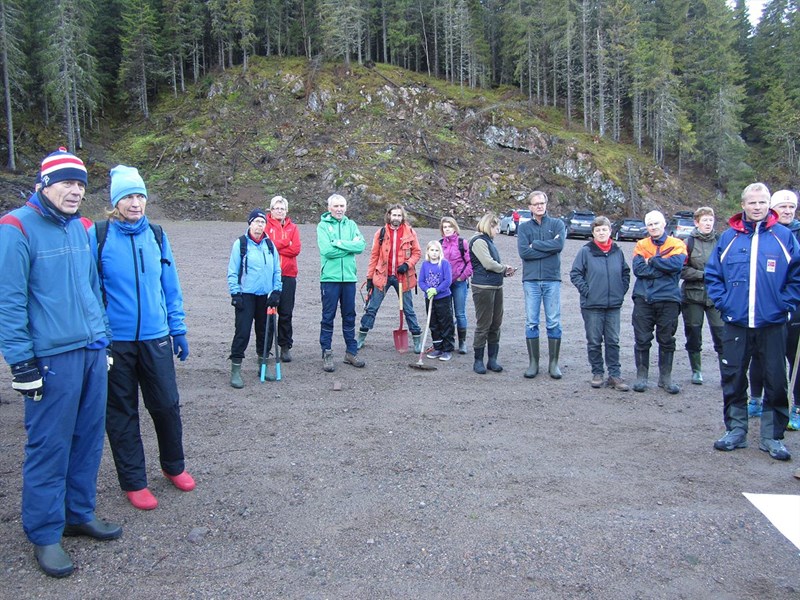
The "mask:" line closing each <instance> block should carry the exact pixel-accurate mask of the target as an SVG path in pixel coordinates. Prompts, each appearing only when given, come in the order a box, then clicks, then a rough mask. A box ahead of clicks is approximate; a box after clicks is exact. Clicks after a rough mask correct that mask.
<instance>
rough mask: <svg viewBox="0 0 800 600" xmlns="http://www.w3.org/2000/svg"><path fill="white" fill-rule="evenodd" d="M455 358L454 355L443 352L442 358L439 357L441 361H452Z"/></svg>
mask: <svg viewBox="0 0 800 600" xmlns="http://www.w3.org/2000/svg"><path fill="white" fill-rule="evenodd" d="M451 358H453V355H452V354H451V353H450V352H442V354H441V356H439V360H450V359H451Z"/></svg>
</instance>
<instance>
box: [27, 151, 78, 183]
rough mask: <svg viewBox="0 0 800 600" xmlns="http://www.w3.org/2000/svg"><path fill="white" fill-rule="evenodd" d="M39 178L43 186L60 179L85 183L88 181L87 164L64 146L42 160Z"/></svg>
mask: <svg viewBox="0 0 800 600" xmlns="http://www.w3.org/2000/svg"><path fill="white" fill-rule="evenodd" d="M39 179H40V182H41V184H42V187H47V186H49V185H53V184H54V183H57V182H59V181H80V182H81V183H82V184H83V185H87V183H88V182H87V178H86V165H84V164H83V161H82V160H81V159H80V158H78V157H77V156H75V155H74V154H70V153H69V152H67V149H66V148H64V147H63V146H62V147H61V148H59V149H58V150H56V151H55V152H53V153H52V154H49V155H48V156H47V157H46V158H45V159H44V160H43V161H42V169H41V171H39Z"/></svg>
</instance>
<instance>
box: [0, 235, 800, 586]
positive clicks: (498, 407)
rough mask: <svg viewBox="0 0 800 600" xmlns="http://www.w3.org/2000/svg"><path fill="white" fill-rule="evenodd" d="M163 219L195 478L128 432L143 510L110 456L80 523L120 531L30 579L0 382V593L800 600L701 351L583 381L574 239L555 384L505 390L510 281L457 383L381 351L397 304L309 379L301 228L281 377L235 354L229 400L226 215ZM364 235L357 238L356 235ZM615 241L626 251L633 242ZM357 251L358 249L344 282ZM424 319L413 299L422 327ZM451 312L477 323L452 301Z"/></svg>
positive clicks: (790, 435)
mask: <svg viewBox="0 0 800 600" xmlns="http://www.w3.org/2000/svg"><path fill="white" fill-rule="evenodd" d="M164 225H165V229H166V231H167V233H168V235H169V236H170V239H171V241H172V243H173V246H174V248H175V254H176V257H177V260H178V267H179V270H180V273H181V280H182V284H183V289H184V295H185V298H186V308H187V314H188V324H189V341H190V344H191V356H190V358H189V360H188V361H187V362H186V363H177V364H178V367H177V369H178V376H179V387H180V390H181V397H182V404H183V421H184V431H185V446H186V455H187V464H188V467H189V470H190V471H191V472H192V473H193V474H194V475H195V477H196V479H197V481H198V487H197V489H196V490H195V491H194V492H191V493H182V492H179V491H178V490H176V489H175V488H174V487H172V486H171V485H170V484H169V483H168V482H167V481H166V480H165V479H164V478H163V477H162V476H161V475H160V473H159V471H158V461H157V458H156V450H155V440H154V435H153V432H152V425H151V423H150V422H149V420H148V419H147V418H145V419H144V420H143V436H144V438H145V444H146V449H147V456H148V458H149V464H148V471H149V475H150V477H151V481H150V487H151V489H152V491H153V492H154V494H155V495H156V496H157V497H158V499H159V507H158V509H157V510H155V511H152V512H141V511H137V510H135V509H133V508H132V507H131V506H130V505H129V504H128V503H127V501H126V500H125V498H124V495H123V494H122V493H121V491H120V490H119V487H118V484H117V481H116V475H115V472H114V468H113V464H112V461H111V456H110V452H108V451H106V453H105V454H104V457H103V463H102V466H101V469H100V475H99V480H98V515H99V516H101V517H104V518H108V519H111V520H115V521H118V522H120V523H122V524H123V525H124V528H125V533H124V535H123V537H122V538H121V539H120V540H117V541H112V542H106V543H98V542H94V541H91V540H88V539H84V538H69V539H66V540H65V542H64V545H65V548H66V549H67V550H68V551H69V552H70V554H71V555H72V557H73V560H74V562H75V564H76V565H77V567H78V569H77V571H76V572H75V573H74V574H73V575H72V576H71V577H69V578H67V579H64V580H54V579H51V578H48V577H46V576H44V575H43V574H42V573H41V572H40V571H39V570H38V568H37V567H36V564H35V561H34V559H33V555H32V551H31V547H30V544H29V543H28V542H27V540H26V539H25V536H24V534H23V532H22V527H21V523H20V516H19V504H20V486H21V482H20V472H21V464H22V459H23V447H24V440H25V434H24V429H23V426H22V403H21V400H20V399H19V397H18V396H17V395H16V394H12V393H11V392H10V390H9V385H8V384H9V383H10V377H9V375H8V370H7V369H4V370H2V373H1V374H0V390H4V391H2V399H3V403H2V404H0V444H2V450H3V451H2V453H0V473H2V479H0V500H1V501H0V538H1V539H2V540H3V545H2V548H0V569H2V573H3V577H2V579H3V581H4V584H3V585H2V589H0V597H3V598H59V599H68V598H76V599H78V598H80V599H86V598H104V599H115V598H129V599H139V598H209V599H210V598H256V597H258V598H263V597H270V598H271V597H274V598H278V597H281V598H309V599H322V598H348V599H350V598H355V599H361V598H364V599H372V598H424V599H433V598H497V599H501V598H502V599H508V598H548V599H550V598H598V599H614V598H648V599H649V598H692V599H693V598H707V597H714V598H722V599H725V598H754V597H761V598H771V599H775V600H778V599H782V598H798V596H799V595H800V556H798V550H797V548H795V547H794V546H793V545H792V544H791V543H790V542H789V541H788V540H786V539H785V538H784V537H783V536H782V535H781V534H780V533H779V532H778V531H777V530H775V529H774V528H773V527H772V525H771V524H770V523H769V522H768V521H767V520H766V518H765V517H763V516H762V515H761V514H760V513H759V512H758V511H757V510H756V509H755V508H754V507H753V506H752V505H751V504H750V503H749V502H748V501H747V500H746V499H745V498H744V497H743V496H742V492H754V493H772V494H798V493H800V482H798V480H796V479H793V478H792V471H793V470H794V465H793V463H791V462H790V463H788V464H787V463H780V462H777V461H774V460H772V459H770V458H769V457H768V456H767V455H766V454H765V453H763V452H760V451H759V450H758V447H757V444H755V443H752V442H754V441H755V440H756V439H757V438H756V436H755V434H757V432H758V427H757V426H755V425H754V426H753V427H752V428H751V429H752V432H751V446H750V448H748V449H744V450H739V451H736V452H733V453H721V452H717V451H715V450H714V449H713V448H712V443H713V441H714V440H715V439H716V438H717V437H719V436H720V435H721V433H722V431H723V427H722V419H721V407H722V398H721V391H720V388H719V385H718V381H717V371H716V360H715V357H714V356H713V352H712V350H711V348H710V344H709V345H708V347H707V348H706V350H705V351H704V360H705V363H706V364H707V365H709V367H708V368H707V369H706V384H705V385H703V386H702V387H701V386H692V385H691V384H690V383H689V376H690V370H689V366H688V361H687V357H686V354H685V352H683V351H682V350H681V351H679V352H678V353H676V365H675V375H676V379H677V381H678V382H679V383H680V384H681V386H682V388H683V389H682V392H681V394H679V395H677V396H670V395H668V394H666V393H665V392H664V391H662V390H660V389H658V388H652V389H650V390H648V391H647V392H646V393H644V394H637V393H635V392H633V391H631V392H627V393H621V392H617V391H613V390H607V389H601V390H593V389H591V388H590V386H589V380H590V379H591V373H590V370H589V367H588V364H587V360H586V350H585V340H584V334H583V324H582V321H581V317H580V311H579V308H578V295H577V291H576V290H575V288H574V287H573V286H572V285H571V284H570V283H569V278H568V271H569V269H570V266H571V264H572V259H573V257H574V256H575V253H576V252H577V250H578V249H579V248H580V246H581V245H582V244H583V243H584V242H582V241H577V240H570V241H568V242H567V247H566V249H565V251H564V256H563V259H562V263H563V264H562V272H563V274H564V284H563V287H562V305H563V328H564V346H563V349H562V361H561V364H562V371H563V372H564V378H563V379H562V380H560V381H555V380H552V379H550V378H549V377H548V376H547V374H546V373H544V374H543V375H539V377H537V378H536V379H534V380H532V381H531V380H526V379H524V378H523V377H522V373H523V371H524V370H525V368H526V366H527V355H526V352H525V345H524V341H523V337H524V314H523V313H524V311H523V300H522V289H521V288H522V286H521V283H520V278H519V275H520V273H521V272H520V273H518V274H517V275H516V276H515V277H514V278H513V279H509V280H506V284H505V307H506V308H505V323H504V327H503V339H502V340H501V349H500V356H499V359H500V362H501V364H503V365H504V367H505V370H504V371H503V372H502V373H500V374H495V373H488V374H487V375H483V376H481V375H476V374H474V373H473V372H472V370H471V366H472V358H471V356H469V355H468V356H458V355H456V357H455V358H454V360H453V361H452V362H450V363H441V362H439V361H436V362H437V363H438V364H437V365H436V366H438V370H437V371H430V372H426V371H419V370H412V369H409V368H408V367H407V365H408V364H409V363H412V362H414V361H415V360H416V357H414V356H412V355H410V354H406V355H399V354H398V353H397V352H396V351H395V350H394V347H393V343H392V335H391V331H392V330H393V329H394V328H396V327H397V310H396V307H397V305H396V302H395V300H394V298H393V297H392V296H389V297H387V300H386V301H385V303H384V306H383V308H382V310H381V312H380V313H379V314H378V319H377V321H376V327H375V329H374V330H373V332H372V333H371V334H370V336H369V337H368V339H367V346H366V347H365V348H364V350H363V351H362V356H363V357H364V358H365V359H366V361H367V367H366V368H365V369H354V368H352V367H350V366H349V365H344V364H342V363H341V362H339V361H341V359H342V358H343V355H344V344H343V342H342V340H341V333H340V328H339V325H338V323H337V328H336V331H335V334H334V348H333V350H334V355H335V356H336V359H337V370H336V372H335V373H333V374H328V373H324V372H323V371H322V361H321V358H320V350H319V344H318V341H317V340H318V335H319V317H320V301H319V286H318V284H317V276H316V273H317V272H318V268H319V256H318V253H317V251H316V243H315V242H316V236H315V230H314V225H304V226H302V227H301V235H302V239H303V242H304V244H305V247H304V250H303V252H302V253H301V255H300V275H301V276H300V278H299V281H298V301H297V308H296V314H295V329H296V332H295V338H296V342H295V347H294V349H293V355H294V358H295V360H294V361H293V362H292V363H291V364H286V365H284V366H283V373H284V379H283V381H281V382H275V383H264V384H262V383H259V382H258V379H257V374H256V372H257V367H256V364H255V360H254V359H253V358H252V357H249V358H248V360H247V361H246V362H245V366H244V371H245V373H246V375H247V379H246V387H245V388H244V389H243V390H234V389H232V388H231V387H230V386H229V385H228V374H229V363H228V361H227V360H226V357H227V354H228V351H229V345H230V339H231V337H232V334H233V309H232V308H231V307H230V306H229V301H228V293H227V286H226V284H225V270H226V267H227V260H228V256H229V252H230V247H231V244H232V243H233V240H234V239H235V237H236V236H238V235H240V234H241V232H242V230H243V229H244V225H242V224H236V223H202V222H193V223H189V222H171V223H164ZM362 231H363V233H364V234H365V235H366V236H368V237H371V235H372V234H373V233H374V231H375V228H374V227H363V228H362ZM419 236H420V241H421V242H422V244H423V246H424V244H425V243H426V242H427V241H428V240H430V239H433V238H434V237H435V238H438V237H439V236H438V233H437V232H435V231H433V230H426V229H422V230H419ZM498 246H499V249H500V253H501V256H502V257H503V259H504V261H505V262H509V263H512V264H516V265H518V264H519V258H518V255H517V253H516V238H506V237H505V236H501V237H500V238H499V239H498ZM623 248H624V250H625V252H626V254H627V255H628V257H629V258H630V255H631V252H632V250H633V244H631V243H627V242H625V243H623ZM367 259H368V254H367V253H365V254H364V255H362V256H361V257H360V259H359V273H360V274H361V276H362V279H363V278H364V276H365V273H366V264H367ZM423 306H424V304H423V302H422V298H421V296H417V297H416V298H415V307H416V308H417V312H418V313H422V312H423V309H422V307H423ZM358 307H359V317H360V314H361V310H360V309H361V308H362V307H363V304H362V303H361V302H360V301H359V302H358ZM631 308H632V304H631V303H630V302H626V304H625V306H624V309H623V326H622V329H623V331H622V342H623V348H622V358H623V375H624V376H626V377H627V378H628V379H629V380H630V379H632V378H633V375H634V368H633V332H632V328H631V325H630V311H631ZM468 314H469V318H470V320H471V322H474V320H473V314H472V309H471V302H470V312H469V313H468ZM678 337H679V339H678V344H679V347H682V345H683V335H682V333H679V334H678ZM470 339H471V332H470ZM251 348H252V346H251ZM545 350H546V348H543V352H542V354H543V362H544V360H545V356H546V351H545ZM253 353H254V352H253V351H252V350H251V352H250V353H249V354H251V355H252V354H253ZM654 354H655V353H654ZM653 362H655V360H653ZM653 371H655V367H653V368H652V369H651V373H652V372H653ZM334 383H339V384H340V385H341V388H342V389H341V391H333V388H334ZM787 446H788V447H789V448H790V450H793V451H794V452H795V455H796V456H797V457H800V433H795V432H787ZM795 462H796V461H795ZM764 565H769V566H768V567H767V568H764Z"/></svg>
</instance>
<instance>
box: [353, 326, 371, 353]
mask: <svg viewBox="0 0 800 600" xmlns="http://www.w3.org/2000/svg"><path fill="white" fill-rule="evenodd" d="M368 333H369V331H364V330H363V329H359V330H358V337H357V338H356V345H357V347H358V349H359V350H361V349H362V348H363V347H364V342H366V341H367V334H368Z"/></svg>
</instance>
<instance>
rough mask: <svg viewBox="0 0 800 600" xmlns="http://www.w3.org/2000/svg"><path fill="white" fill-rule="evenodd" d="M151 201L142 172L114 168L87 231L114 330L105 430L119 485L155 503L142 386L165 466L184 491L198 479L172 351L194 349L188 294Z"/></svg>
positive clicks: (182, 355) (134, 499) (139, 503)
mask: <svg viewBox="0 0 800 600" xmlns="http://www.w3.org/2000/svg"><path fill="white" fill-rule="evenodd" d="M146 204H147V189H146V188H145V185H144V181H143V180H142V178H141V176H140V175H139V171H138V170H137V169H135V168H133V167H126V166H124V165H118V166H116V167H114V168H113V169H111V206H112V209H111V211H110V212H109V213H108V221H101V222H98V223H96V224H95V225H94V226H93V227H92V228H91V229H90V230H89V237H90V240H91V243H92V249H93V251H94V252H96V256H97V270H98V273H99V275H100V284H101V287H102V292H103V299H104V302H105V305H106V312H107V313H108V321H109V324H110V326H111V334H112V337H113V346H112V357H113V359H114V363H113V366H112V368H111V370H110V371H109V373H108V407H107V409H106V433H107V434H108V441H109V445H110V446H111V452H112V454H113V455H114V464H115V465H116V468H117V477H118V478H119V484H120V487H121V488H122V489H123V490H124V491H125V494H126V495H127V497H128V500H129V501H130V503H131V504H132V505H133V506H135V507H136V508H138V509H141V510H152V509H154V508H156V507H157V506H158V500H156V498H155V496H154V495H153V494H152V493H151V492H150V490H149V489H148V488H147V471H146V468H145V458H144V448H143V447H142V438H141V434H140V431H139V388H141V390H142V398H143V400H144V405H145V408H147V411H148V412H149V413H150V417H151V418H152V419H153V426H154V429H155V432H156V437H157V438H158V453H159V459H160V463H161V470H162V472H163V473H164V475H165V476H166V477H167V479H169V480H170V481H171V482H172V483H173V484H174V485H175V487H177V488H178V489H179V490H182V491H185V492H188V491H191V490H192V489H194V487H195V482H194V479H193V478H192V476H191V475H190V474H189V473H187V472H186V469H185V464H184V455H183V425H182V423H181V411H180V404H179V397H178V385H177V383H176V381H175V365H174V363H173V358H172V354H173V352H174V353H175V356H177V357H178V358H179V359H180V360H181V361H184V360H186V358H187V357H188V356H189V344H188V342H187V341H186V323H185V322H184V319H185V313H184V311H183V294H182V293H181V286H180V283H179V281H178V271H177V269H176V268H175V260H174V258H173V256H172V249H171V248H170V245H169V240H167V236H166V234H164V232H163V230H162V229H161V227H159V226H158V225H151V224H150V223H149V221H148V220H147V217H146V216H145V214H144V213H145V206H146ZM170 338H172V339H171V340H170Z"/></svg>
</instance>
